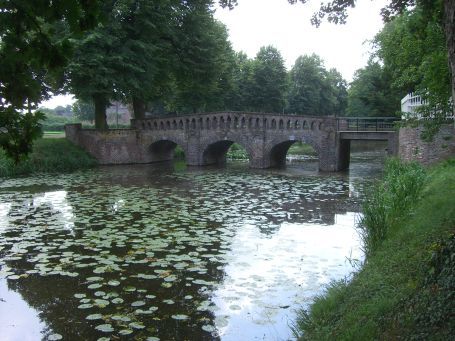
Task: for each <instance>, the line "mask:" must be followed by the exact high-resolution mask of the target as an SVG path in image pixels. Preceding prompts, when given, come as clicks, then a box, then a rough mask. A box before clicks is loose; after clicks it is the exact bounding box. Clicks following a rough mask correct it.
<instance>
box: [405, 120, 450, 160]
mask: <svg viewBox="0 0 455 341" xmlns="http://www.w3.org/2000/svg"><path fill="white" fill-rule="evenodd" d="M422 131H423V128H422V127H418V128H410V127H405V128H400V132H399V141H400V143H399V151H398V155H399V156H400V158H401V159H402V160H405V161H418V162H420V163H422V164H424V165H430V164H433V163H435V162H438V161H441V160H444V159H447V158H449V157H451V156H452V157H453V156H455V128H454V126H453V124H450V125H444V126H442V127H441V129H440V131H439V133H438V134H436V136H435V137H434V139H433V141H431V142H424V141H422V140H421V138H420V134H421V133H422Z"/></svg>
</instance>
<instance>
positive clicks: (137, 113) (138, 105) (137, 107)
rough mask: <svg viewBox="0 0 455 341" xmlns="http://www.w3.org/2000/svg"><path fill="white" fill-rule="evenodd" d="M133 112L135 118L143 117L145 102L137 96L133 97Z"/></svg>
mask: <svg viewBox="0 0 455 341" xmlns="http://www.w3.org/2000/svg"><path fill="white" fill-rule="evenodd" d="M133 114H134V118H135V119H136V120H142V119H144V118H145V102H144V101H143V100H141V99H139V98H137V97H133Z"/></svg>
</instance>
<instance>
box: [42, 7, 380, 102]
mask: <svg viewBox="0 0 455 341" xmlns="http://www.w3.org/2000/svg"><path fill="white" fill-rule="evenodd" d="M386 3H387V0H374V1H373V0H359V1H358V5H357V7H356V8H355V9H353V10H351V11H350V12H349V13H350V15H349V18H348V22H347V24H346V25H333V24H329V23H327V22H324V23H323V24H322V25H321V26H320V27H319V28H316V27H314V26H312V25H311V23H310V18H311V16H312V14H313V13H314V12H315V11H316V10H317V9H318V7H319V4H320V1H318V0H310V3H308V4H305V5H303V4H301V3H298V4H295V5H289V4H288V1H287V0H239V5H238V6H237V7H236V8H235V9H233V10H231V11H230V10H228V9H217V10H216V12H215V17H216V18H217V19H218V20H220V21H222V22H223V23H224V24H225V25H226V26H227V28H228V30H229V37H230V41H231V42H232V45H233V48H234V50H236V51H244V52H245V53H246V54H247V55H248V56H249V57H251V58H253V57H254V56H255V55H256V53H257V52H258V51H259V48H260V47H261V46H267V45H272V46H274V47H276V48H277V49H278V50H279V51H280V52H281V54H282V56H283V58H284V60H285V63H286V67H287V68H288V69H290V68H291V67H292V65H293V64H294V62H295V60H296V59H297V57H298V56H300V55H304V54H312V53H316V54H318V55H319V56H320V57H322V59H323V60H324V61H325V65H326V67H327V68H333V67H334V68H336V69H337V70H338V71H340V72H341V74H342V75H343V77H344V78H345V79H346V80H347V81H348V82H350V81H351V80H352V77H353V75H354V72H355V70H357V69H359V68H361V67H363V66H365V65H366V63H367V60H368V55H369V51H370V50H371V47H370V44H369V43H368V41H369V40H371V39H372V38H373V37H374V35H375V34H376V33H377V32H379V30H380V29H381V28H382V26H383V23H382V21H381V17H380V14H379V13H380V9H381V8H382V7H384V5H385V4H386ZM72 102H73V100H71V96H56V97H54V98H52V99H51V100H50V101H46V102H43V103H42V105H43V106H46V107H49V108H54V107H56V106H57V105H67V104H71V103H72Z"/></svg>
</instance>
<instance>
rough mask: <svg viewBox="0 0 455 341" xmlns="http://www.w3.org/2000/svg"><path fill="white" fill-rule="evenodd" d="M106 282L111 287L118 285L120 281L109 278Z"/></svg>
mask: <svg viewBox="0 0 455 341" xmlns="http://www.w3.org/2000/svg"><path fill="white" fill-rule="evenodd" d="M107 284H108V285H110V286H112V287H116V286H119V285H120V282H119V281H116V280H110V281H109V282H107Z"/></svg>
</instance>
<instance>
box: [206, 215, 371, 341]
mask: <svg viewBox="0 0 455 341" xmlns="http://www.w3.org/2000/svg"><path fill="white" fill-rule="evenodd" d="M354 219H355V214H354V213H352V212H349V213H346V214H344V215H336V218H335V220H336V224H335V225H331V226H327V225H321V224H297V223H284V224H283V225H282V226H281V228H280V229H279V231H278V232H277V233H276V234H274V235H273V236H271V237H270V236H266V235H261V233H260V232H259V231H258V230H257V228H256V227H255V226H254V225H246V226H244V227H243V228H242V229H240V230H239V232H238V233H237V234H236V236H235V237H234V238H233V241H232V244H231V250H230V251H229V256H228V257H229V263H228V264H227V265H226V268H225V272H226V276H225V278H224V280H223V283H222V284H221V286H220V287H219V288H217V290H216V291H215V292H214V294H213V301H214V302H215V304H216V306H217V308H218V309H217V310H216V311H215V313H216V318H215V324H216V326H217V327H218V328H217V329H218V331H219V333H220V335H221V336H222V339H223V340H239V339H245V340H253V339H258V338H261V336H263V335H267V339H273V340H285V339H288V338H290V337H291V336H292V335H291V334H290V327H289V326H290V325H291V324H292V322H293V320H294V319H295V309H296V307H301V306H302V305H304V304H306V303H307V302H309V301H311V299H312V298H313V297H314V296H315V294H316V293H318V292H320V290H321V288H322V287H323V286H324V285H325V284H327V283H329V282H330V281H331V280H336V279H340V278H343V277H344V276H345V275H346V274H347V273H349V272H351V271H352V270H353V269H352V266H351V263H350V262H349V261H348V259H347V256H348V255H350V257H353V258H354V259H360V258H361V257H362V253H361V250H360V247H359V245H360V241H359V238H358V234H357V231H356V230H355V228H354V227H353V226H354Z"/></svg>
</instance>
